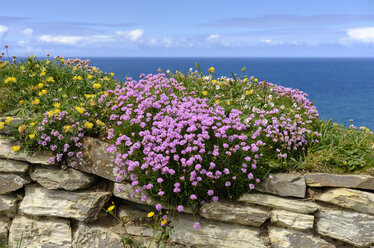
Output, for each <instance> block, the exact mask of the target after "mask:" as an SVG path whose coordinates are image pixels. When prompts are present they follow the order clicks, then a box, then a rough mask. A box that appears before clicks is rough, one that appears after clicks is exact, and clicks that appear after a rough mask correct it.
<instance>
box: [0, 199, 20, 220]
mask: <svg viewBox="0 0 374 248" xmlns="http://www.w3.org/2000/svg"><path fill="white" fill-rule="evenodd" d="M16 212H17V196H16V195H15V194H8V195H0V215H7V216H9V217H13V216H14V215H15V214H16Z"/></svg>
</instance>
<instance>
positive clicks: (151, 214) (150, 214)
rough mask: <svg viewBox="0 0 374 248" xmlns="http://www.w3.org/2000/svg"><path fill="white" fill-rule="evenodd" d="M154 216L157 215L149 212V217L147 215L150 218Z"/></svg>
mask: <svg viewBox="0 0 374 248" xmlns="http://www.w3.org/2000/svg"><path fill="white" fill-rule="evenodd" d="M153 215H155V213H154V212H149V213H148V215H147V217H148V218H151V217H152V216H153Z"/></svg>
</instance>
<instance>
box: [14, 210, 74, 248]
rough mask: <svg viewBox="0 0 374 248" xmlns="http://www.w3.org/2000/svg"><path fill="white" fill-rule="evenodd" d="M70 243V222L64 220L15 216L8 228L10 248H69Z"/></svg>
mask: <svg viewBox="0 0 374 248" xmlns="http://www.w3.org/2000/svg"><path fill="white" fill-rule="evenodd" d="M71 241H72V239H71V228H70V222H69V221H68V220H64V219H57V218H43V219H39V218H30V217H26V216H16V217H15V218H14V219H13V221H12V224H11V226H10V231H9V246H10V247H19V246H17V244H21V247H27V248H40V247H43V248H54V247H61V248H71Z"/></svg>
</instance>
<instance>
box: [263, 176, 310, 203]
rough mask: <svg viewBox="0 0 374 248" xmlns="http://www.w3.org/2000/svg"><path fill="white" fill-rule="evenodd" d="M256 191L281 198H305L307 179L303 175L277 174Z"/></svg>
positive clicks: (267, 179)
mask: <svg viewBox="0 0 374 248" xmlns="http://www.w3.org/2000/svg"><path fill="white" fill-rule="evenodd" d="M256 190H257V191H260V192H265V193H271V194H275V195H280V196H293V197H299V198H304V197H305V191H306V184H305V179H304V177H303V176H302V175H301V174H295V173H277V174H274V175H273V176H272V178H266V179H265V181H263V182H262V183H260V184H258V185H256Z"/></svg>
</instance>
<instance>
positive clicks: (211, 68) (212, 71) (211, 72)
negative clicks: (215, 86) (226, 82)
mask: <svg viewBox="0 0 374 248" xmlns="http://www.w3.org/2000/svg"><path fill="white" fill-rule="evenodd" d="M215 71H216V69H214V67H210V68H209V69H208V72H209V73H210V74H214V72H215Z"/></svg>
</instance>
